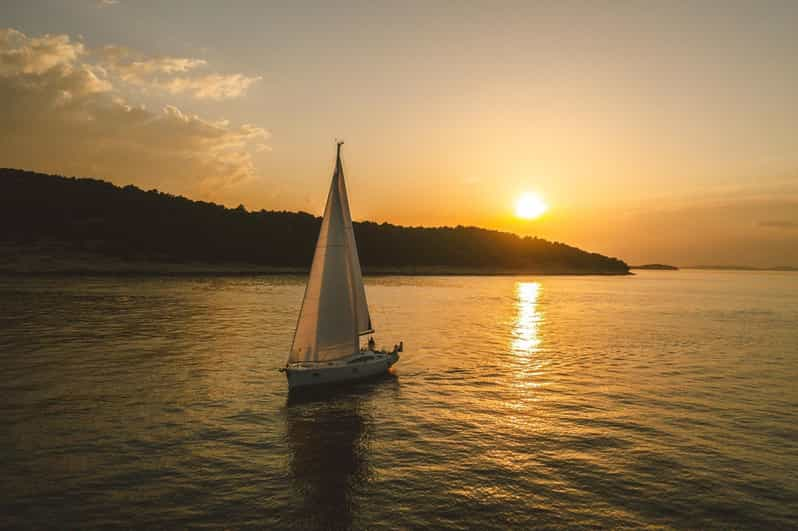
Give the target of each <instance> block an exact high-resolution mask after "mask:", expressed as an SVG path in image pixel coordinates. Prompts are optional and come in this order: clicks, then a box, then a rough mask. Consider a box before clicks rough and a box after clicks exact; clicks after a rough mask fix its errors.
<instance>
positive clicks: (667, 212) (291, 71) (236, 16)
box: [0, 0, 798, 266]
mask: <svg viewBox="0 0 798 531" xmlns="http://www.w3.org/2000/svg"><path fill="white" fill-rule="evenodd" d="M333 4H334V3H333V2H319V3H307V2H285V3H280V4H276V3H275V4H271V3H267V2H262V1H250V2H244V1H230V2H216V1H199V0H195V1H180V2H178V1H174V2H170V1H158V2H156V1H153V2H149V1H141V0H118V1H114V0H105V1H97V0H73V1H67V0H61V1H51V2H45V1H29V2H22V1H19V2H15V1H9V2H3V4H2V5H1V6H0V166H3V167H14V168H26V169H32V170H37V171H44V172H49V173H59V174H64V175H77V176H86V177H89V176H91V177H96V178H101V179H107V180H110V181H112V182H114V183H117V184H135V185H137V186H140V187H143V188H147V189H149V188H158V189H159V190H162V191H167V192H171V193H177V194H183V195H187V196H188V197H191V198H195V199H204V200H211V201H216V202H221V203H224V204H227V205H230V206H236V205H238V204H239V203H243V204H244V205H245V206H246V207H247V208H248V209H250V210H256V209H261V208H266V209H278V210H305V211H308V212H312V213H315V214H320V213H321V210H322V208H323V204H324V196H325V194H326V193H327V188H328V186H329V178H330V175H331V172H332V168H333V157H334V153H335V144H334V139H336V138H342V139H344V140H345V141H346V145H345V148H344V157H345V159H344V160H345V167H346V171H347V179H348V184H349V189H350V192H349V196H350V200H351V202H352V213H353V216H354V218H355V219H356V220H373V221H388V222H392V223H397V224H403V225H457V224H463V225H478V226H483V227H489V228H496V229H501V230H508V231H513V232H517V233H519V234H534V235H538V236H541V237H544V238H548V239H554V240H559V241H564V242H567V243H570V244H573V245H577V246H579V247H582V248H585V249H588V250H591V251H596V252H601V253H604V254H609V255H612V256H617V257H619V258H622V259H624V260H626V261H627V262H629V263H632V264H635V263H644V262H665V263H675V264H678V265H692V264H747V265H754V266H777V265H793V266H798V29H796V28H798V2H795V1H785V2H754V1H751V2H738V1H726V2H709V1H707V2H699V1H696V2H664V1H663V2H658V3H654V2H642V1H641V2H599V1H595V2H529V1H527V2H517V3H516V2H432V1H425V2H359V3H343V2H342V3H339V5H335V6H334V5H333ZM527 192H531V193H536V194H539V195H540V196H541V197H543V198H544V200H545V202H546V203H547V204H548V206H549V210H548V211H547V212H546V213H545V214H544V215H543V216H542V217H540V218H538V219H534V220H522V219H519V218H517V217H516V216H515V203H516V200H517V199H518V198H519V197H520V196H521V195H522V194H523V193H527Z"/></svg>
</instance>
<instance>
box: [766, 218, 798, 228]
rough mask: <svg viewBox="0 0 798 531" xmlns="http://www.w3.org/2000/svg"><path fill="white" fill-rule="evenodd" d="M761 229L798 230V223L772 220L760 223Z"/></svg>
mask: <svg viewBox="0 0 798 531" xmlns="http://www.w3.org/2000/svg"><path fill="white" fill-rule="evenodd" d="M757 225H759V226H760V227H766V228H769V229H788V230H789V229H798V221H788V220H770V221H760V222H758V223H757Z"/></svg>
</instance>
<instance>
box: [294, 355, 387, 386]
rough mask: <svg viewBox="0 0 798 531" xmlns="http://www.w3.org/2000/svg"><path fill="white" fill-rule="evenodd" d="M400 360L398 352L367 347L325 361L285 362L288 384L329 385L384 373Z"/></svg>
mask: <svg viewBox="0 0 798 531" xmlns="http://www.w3.org/2000/svg"><path fill="white" fill-rule="evenodd" d="M398 360H399V353H398V352H396V351H394V352H384V351H383V352H373V351H370V350H366V351H363V352H358V353H357V354H353V355H352V356H349V357H348V358H343V359H340V360H335V361H326V362H317V363H311V362H305V363H294V364H291V365H288V366H286V368H285V369H282V370H284V371H285V376H286V378H287V379H288V388H289V389H295V388H297V387H309V386H313V385H330V384H337V383H343V382H349V381H355V380H363V379H365V378H370V377H373V376H377V375H378V374H384V373H385V372H387V371H388V369H389V368H390V367H391V365H393V364H394V363H396V362H397V361H398Z"/></svg>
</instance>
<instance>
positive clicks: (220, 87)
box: [161, 74, 261, 100]
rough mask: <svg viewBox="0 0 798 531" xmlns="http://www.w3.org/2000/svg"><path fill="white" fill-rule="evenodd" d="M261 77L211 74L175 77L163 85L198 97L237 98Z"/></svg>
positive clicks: (171, 89)
mask: <svg viewBox="0 0 798 531" xmlns="http://www.w3.org/2000/svg"><path fill="white" fill-rule="evenodd" d="M260 79H261V78H260V77H246V76H244V75H241V74H234V75H231V76H222V75H219V74H211V75H208V76H202V77H198V78H185V77H181V78H174V79H172V80H171V81H168V82H166V83H164V84H162V85H161V86H162V87H163V88H164V89H165V90H167V91H168V92H170V93H171V94H181V93H183V92H189V93H191V94H192V95H193V96H194V97H195V98H197V99H201V100H202V99H211V100H223V99H229V98H237V97H239V96H241V95H242V94H244V93H245V92H246V91H247V89H248V88H249V86H250V85H251V84H253V83H255V82H256V81H259V80H260Z"/></svg>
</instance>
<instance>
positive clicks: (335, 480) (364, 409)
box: [285, 375, 398, 529]
mask: <svg viewBox="0 0 798 531" xmlns="http://www.w3.org/2000/svg"><path fill="white" fill-rule="evenodd" d="M380 382H382V384H381V385H380ZM397 389H398V380H397V379H396V377H395V376H393V375H389V376H386V377H385V378H381V379H380V381H379V382H378V381H370V382H363V383H360V384H358V385H355V386H348V387H340V386H339V387H326V388H325V387H320V388H315V389H312V390H311V389H307V390H305V391H306V392H303V393H291V394H290V395H289V397H288V400H287V404H286V408H285V421H286V434H287V437H288V444H289V448H290V463H289V469H290V474H291V483H292V487H293V491H294V498H295V500H296V506H295V507H294V509H295V513H294V514H293V515H292V516H291V518H290V526H291V527H294V528H297V529H348V528H351V527H357V526H356V521H357V513H358V506H357V494H358V493H360V492H363V491H364V490H365V489H366V484H367V483H368V481H369V476H370V469H369V459H368V458H369V450H370V447H371V442H372V439H373V433H374V422H373V419H372V416H371V414H370V409H371V406H372V400H373V399H374V398H375V397H374V396H372V395H375V394H383V393H385V392H389V393H390V392H391V391H393V392H395V391H396V390H397ZM292 512H293V511H292Z"/></svg>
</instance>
